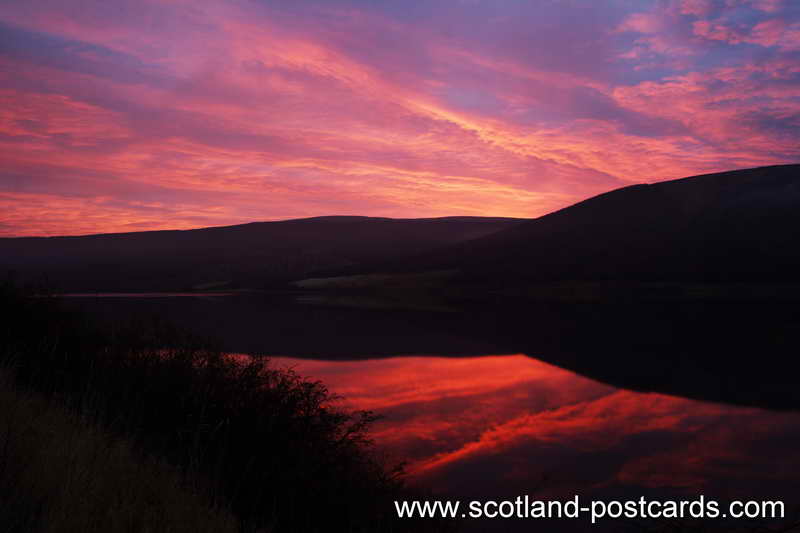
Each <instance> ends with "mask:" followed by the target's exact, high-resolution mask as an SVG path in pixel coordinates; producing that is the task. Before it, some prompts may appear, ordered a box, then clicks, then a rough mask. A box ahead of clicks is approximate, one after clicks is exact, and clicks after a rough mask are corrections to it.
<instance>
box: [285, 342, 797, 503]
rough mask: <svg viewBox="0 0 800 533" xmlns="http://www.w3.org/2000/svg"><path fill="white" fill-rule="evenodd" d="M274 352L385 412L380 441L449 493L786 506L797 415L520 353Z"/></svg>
mask: <svg viewBox="0 0 800 533" xmlns="http://www.w3.org/2000/svg"><path fill="white" fill-rule="evenodd" d="M275 361H276V363H277V364H279V365H285V366H293V367H295V368H296V369H297V370H298V371H299V372H301V373H303V374H306V375H310V376H313V377H315V378H319V379H321V380H323V381H324V382H325V383H326V384H328V385H329V387H330V388H331V389H332V390H333V391H335V392H338V393H340V394H342V395H343V396H344V397H346V402H347V404H348V405H349V406H350V407H354V408H358V409H373V410H376V411H378V412H380V413H382V414H384V415H385V417H386V418H385V419H384V420H383V421H382V422H381V423H379V424H378V426H377V427H376V431H375V432H374V436H375V438H376V440H377V442H378V443H379V445H380V446H381V447H382V448H384V449H386V450H388V451H390V452H391V453H392V454H393V455H394V456H395V457H399V458H404V459H406V460H408V461H409V464H408V470H409V472H410V474H411V475H412V477H413V479H414V480H416V481H418V482H421V483H422V484H423V485H424V486H426V487H432V488H434V489H435V490H437V491H441V492H442V493H446V494H448V495H453V496H455V497H459V498H476V499H477V498H481V499H487V498H488V499H492V498H495V499H496V498H499V497H504V496H507V497H513V496H516V495H519V494H527V493H532V494H536V495H537V496H538V497H543V496H544V495H547V496H548V497H571V496H572V495H574V494H576V493H580V494H581V495H582V496H585V497H597V498H603V499H609V498H616V497H627V498H638V497H639V496H641V495H650V497H656V496H657V497H679V496H680V495H683V496H684V497H686V498H693V497H696V496H697V495H699V494H706V495H707V496H708V497H713V498H717V499H731V498H755V497H759V498H761V497H774V498H780V499H783V500H785V501H786V502H787V505H788V504H793V503H797V501H796V500H797V498H796V496H795V495H797V494H799V492H798V489H800V479H798V475H797V472H798V471H800V449H798V448H797V446H796V443H797V442H800V415H798V414H797V413H776V412H770V411H765V410H761V409H757V408H745V407H730V406H725V405H721V404H715V403H707V402H699V401H694V400H688V399H683V398H678V397H674V396H668V395H663V394H655V393H637V392H632V391H628V390H624V389H617V388H614V387H611V386H608V385H604V384H601V383H599V382H596V381H593V380H591V379H588V378H585V377H582V376H579V375H576V374H574V373H572V372H569V371H566V370H563V369H560V368H558V367H556V366H552V365H550V364H547V363H544V362H541V361H538V360H536V359H532V358H530V357H527V356H525V355H512V356H487V357H482V358H473V359H451V358H439V357H406V358H391V359H378V360H369V361H360V362H330V361H312V360H300V359H292V358H275ZM453 496H451V497H453Z"/></svg>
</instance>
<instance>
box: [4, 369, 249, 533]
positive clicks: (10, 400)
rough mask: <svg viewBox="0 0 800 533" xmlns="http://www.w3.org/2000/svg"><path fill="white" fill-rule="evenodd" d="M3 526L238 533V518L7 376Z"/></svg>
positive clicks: (30, 531)
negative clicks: (21, 388)
mask: <svg viewBox="0 0 800 533" xmlns="http://www.w3.org/2000/svg"><path fill="white" fill-rule="evenodd" d="M0 524H2V526H3V528H2V529H3V531H4V532H6V533H67V532H76V531H103V532H108V533H116V532H129V531H151V532H168V531H169V532H175V533H184V532H185V533H194V532H198V533H217V532H219V533H229V532H230V533H233V532H235V531H237V521H236V519H235V518H234V517H233V516H232V515H231V514H230V513H229V512H226V511H225V510H222V509H219V508H216V507H215V505H214V504H213V502H212V500H211V498H210V497H208V496H205V495H204V494H203V493H202V491H201V490H198V487H196V486H192V485H191V483H190V480H187V479H186V478H185V477H184V476H181V475H180V474H179V473H178V472H176V471H175V469H174V468H172V467H170V466H169V465H167V464H166V463H164V462H163V461H159V460H158V459H156V458H153V457H147V456H145V455H143V454H141V453H137V452H136V451H135V450H133V449H132V448H131V446H130V445H129V443H128V442H127V441H125V440H124V439H120V438H114V437H113V436H111V435H109V434H108V433H107V432H105V431H103V430H102V429H101V428H98V427H97V426H94V425H92V424H90V423H88V422H87V421H86V420H85V419H82V418H81V417H79V416H77V415H76V414H75V413H73V412H71V411H69V410H66V409H64V408H62V407H59V406H58V405H55V404H54V403H53V402H52V401H48V400H47V399H46V398H44V397H43V396H42V395H40V394H36V393H31V392H29V391H24V390H20V389H19V387H17V386H16V385H15V384H14V383H13V381H11V380H10V379H9V378H8V376H7V375H5V374H0Z"/></svg>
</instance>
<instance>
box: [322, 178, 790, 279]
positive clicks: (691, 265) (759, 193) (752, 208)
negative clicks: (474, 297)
mask: <svg viewBox="0 0 800 533" xmlns="http://www.w3.org/2000/svg"><path fill="white" fill-rule="evenodd" d="M450 269H457V270H458V271H460V273H461V275H460V280H461V281H462V282H475V283H499V284H508V283H518V282H520V281H530V282H566V281H602V280H621V281H694V282H733V281H759V282H770V281H800V165H783V166H772V167H763V168H755V169H749V170H738V171H733V172H723V173H718V174H708V175H702V176H696V177H691V178H684V179H679V180H674V181H666V182H660V183H655V184H652V185H633V186H630V187H625V188H622V189H617V190H614V191H611V192H608V193H605V194H601V195H599V196H595V197H594V198H590V199H588V200H586V201H583V202H580V203H578V204H575V205H573V206H571V207H568V208H565V209H562V210H560V211H557V212H555V213H552V214H549V215H546V216H543V217H540V218H537V219H533V220H530V221H527V222H524V223H522V224H519V225H516V226H514V227H511V228H509V229H506V230H503V231H500V232H497V233H494V234H492V235H488V236H485V237H482V238H477V239H474V240H471V241H465V242H461V243H458V244H455V245H449V246H445V247H443V248H441V249H439V250H436V251H433V252H426V253H422V254H418V255H416V256H414V257H411V258H406V259H404V260H401V261H396V262H392V263H384V264H381V265H373V266H372V267H371V268H369V269H363V270H361V271H360V272H356V271H357V270H358V269H349V271H348V272H347V273H348V274H354V273H360V274H364V273H372V272H383V273H386V272H393V273H399V272H426V271H441V270H450ZM344 273H345V272H344V271H342V272H339V273H338V274H339V275H343V274H344ZM331 275H334V274H333V273H331Z"/></svg>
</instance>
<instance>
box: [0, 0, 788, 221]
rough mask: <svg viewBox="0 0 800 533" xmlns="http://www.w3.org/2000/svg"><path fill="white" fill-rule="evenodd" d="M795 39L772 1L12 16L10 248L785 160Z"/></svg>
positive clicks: (439, 204) (34, 8)
mask: <svg viewBox="0 0 800 533" xmlns="http://www.w3.org/2000/svg"><path fill="white" fill-rule="evenodd" d="M798 24H800V7H799V6H798V4H796V3H793V2H788V1H784V2H781V1H779V0H752V1H745V0H658V1H652V2H651V1H647V2H640V3H630V2H622V1H621V0H620V1H615V2H603V3H597V2H588V1H586V2H584V1H576V2H555V1H553V2H541V3H528V2H518V1H515V0H503V1H493V2H488V1H487V2H482V1H478V2H469V3H449V2H423V1H418V2H416V1H412V2H388V1H385V2H363V1H357V0H347V1H341V2H313V1H307V2H300V3H285V2H268V1H248V0H230V1H227V2H220V3H214V4H197V3H192V2H186V1H183V0H172V1H168V0H146V1H142V2H132V1H130V0H114V1H110V2H99V1H88V0H85V1H81V2H78V3H75V2H66V1H64V0H31V1H28V2H16V3H6V4H4V7H3V10H2V11H1V12H0V99H2V102H3V106H2V108H1V109H2V111H0V158H2V161H3V166H2V170H0V193H1V194H3V198H4V199H5V200H4V202H6V205H9V206H11V207H9V208H8V209H4V211H3V214H2V215H0V223H2V225H0V234H2V235H43V234H50V235H52V234H80V233H91V232H101V231H102V232H107V231H126V230H130V229H131V228H136V229H161V228H183V227H194V226H196V225H206V224H229V223H237V222H245V221H252V220H270V219H280V218H289V217H302V216H315V215H323V214H365V215H382V216H397V217H415V216H439V215H457V214H463V215H507V216H521V217H534V216H538V215H542V214H545V213H547V212H549V211H552V210H554V209H557V208H560V207H563V206H566V205H568V204H570V203H573V202H575V201H578V200H581V199H583V198H585V197H587V196H590V195H593V194H597V193H600V192H603V191H605V190H608V189H611V188H615V187H618V186H621V185H624V184H627V183H631V182H641V181H655V180H662V179H669V178H676V177H681V176H685V175H691V174H696V173H701V172H711V171H716V170H726V169H731V168H738V167H747V166H755V165H763V164H773V163H784V162H795V161H797V159H798V158H799V157H800V154H799V153H800V149H798V146H800V142H798V141H800V138H799V137H800V134H798V128H797V127H796V126H797V125H798V117H800V26H798ZM14 198H19V199H20V200H19V201H18V202H17V204H16V205H13V204H14V203H15V201H14V200H13V199H14ZM32 198H40V199H41V201H39V202H37V201H32V200H31V199H32ZM121 206H124V207H121ZM153 206H159V207H157V211H154V210H153ZM120 209H122V212H121V211H120ZM156 212H158V215H156V214H155V213H156ZM65 213H74V216H73V217H69V216H65Z"/></svg>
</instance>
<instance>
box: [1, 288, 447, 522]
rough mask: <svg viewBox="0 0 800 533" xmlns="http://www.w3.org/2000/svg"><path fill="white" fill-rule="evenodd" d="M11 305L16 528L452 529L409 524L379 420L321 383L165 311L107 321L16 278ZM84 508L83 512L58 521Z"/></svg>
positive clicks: (7, 369)
mask: <svg viewBox="0 0 800 533" xmlns="http://www.w3.org/2000/svg"><path fill="white" fill-rule="evenodd" d="M0 312H2V314H3V316H5V317H7V318H6V319H5V321H3V322H2V324H0V372H1V373H2V374H0V377H2V383H0V394H2V395H3V400H4V401H3V406H2V407H1V408H0V509H1V510H0V520H2V521H3V522H4V524H3V525H4V527H3V530H4V531H15V530H16V531H62V530H63V531H66V530H75V531H77V530H81V531H143V530H148V531H192V530H196V531H202V530H209V529H208V528H211V529H210V530H218V531H225V530H226V529H227V530H233V529H238V530H243V531H308V532H312V531H402V530H415V531H417V530H421V529H422V528H427V529H430V528H438V527H439V525H437V524H432V523H430V522H428V523H412V522H407V523H406V522H400V523H398V522H396V519H395V518H394V516H393V514H394V507H393V505H392V503H391V502H392V500H393V499H395V498H399V497H403V495H406V496H405V497H408V495H407V494H406V489H405V488H404V485H403V482H402V477H401V471H400V469H398V468H391V467H389V466H387V465H386V464H385V462H384V461H383V460H381V458H380V457H379V456H378V455H377V454H376V452H375V451H374V449H373V448H372V447H371V443H370V441H369V438H368V434H367V430H368V427H369V425H370V423H371V422H372V421H373V420H374V419H375V417H374V415H373V414H372V413H369V412H347V411H344V410H342V409H340V408H338V407H337V405H336V402H335V398H333V397H332V395H331V394H330V393H329V392H328V391H327V390H326V388H325V387H324V385H322V384H321V383H319V382H312V381H308V380H305V379H303V378H301V377H300V376H298V375H297V374H295V373H293V372H292V371H289V370H283V369H276V368H272V367H270V366H269V365H268V363H267V362H266V360H264V359H259V358H248V359H246V360H242V359H234V358H231V357H228V356H226V355H225V354H224V353H222V352H221V351H219V350H216V349H214V348H213V347H212V346H211V345H210V343H209V342H206V341H201V340H198V339H197V338H193V337H190V336H187V335H186V334H183V333H181V332H180V331H178V330H176V329H175V328H172V327H170V326H169V325H166V324H164V323H161V322H159V321H157V320H151V321H140V322H138V323H129V324H126V325H124V326H115V327H108V326H104V327H102V328H101V327H98V326H97V325H95V324H93V323H91V322H90V321H89V320H88V319H87V318H86V317H84V316H83V315H80V314H76V313H74V312H69V311H66V310H64V309H63V308H62V307H61V306H60V305H59V304H58V302H57V300H54V299H53V298H48V297H45V298H42V297H39V298H30V297H26V295H24V294H22V293H21V292H20V291H18V290H16V289H15V288H13V287H12V286H10V285H9V284H5V285H4V286H2V288H1V289H0ZM37 435H38V437H37ZM87 435H89V437H87ZM25 439H28V441H30V442H27V441H26V440H25ZM83 441H87V442H85V443H83V444H75V443H78V442H83ZM71 442H72V443H73V444H74V445H73V444H70V443H71ZM70 446H73V448H75V449H76V450H78V451H76V452H75V453H72V454H71V452H69V450H70V449H71V448H70ZM26 450H27V451H26ZM20 461H22V462H26V461H27V462H28V463H29V464H27V465H21V463H20ZM97 461H99V463H97ZM97 464H99V465H100V466H99V467H98V466H97ZM92 465H95V466H92ZM103 465H105V466H103ZM23 467H24V468H23ZM83 469H86V470H85V471H83ZM76 472H79V473H80V475H78V474H76ZM96 475H97V476H100V475H102V476H104V477H102V479H101V478H96V479H93V477H94V476H96ZM59 476H60V477H59ZM81 476H82V477H81ZM78 478H81V479H83V480H84V482H83V484H82V483H80V482H76V481H75V480H76V479H78ZM25 483H27V484H28V485H30V490H28V491H27V492H24V491H21V490H20V487H22V486H23V485H24V484H25ZM151 483H152V484H153V485H152V486H150V484H151ZM42 485H44V486H42ZM137 487H138V488H137ZM148 487H149V488H148ZM114 495H116V496H114ZM115 497H116V498H117V501H116V503H115V505H111V504H110V503H109V501H108V500H109V499H112V500H113V499H114V498H115ZM93 498H94V500H93ZM92 501H94V504H93V505H94V506H95V507H94V508H92ZM174 502H180V505H178V504H177V503H174ZM87 506H88V507H87ZM198 506H199V507H200V508H201V509H202V513H198V512H197V511H196V509H197V508H198ZM115 509H116V510H115ZM70 510H74V513H72V511H70ZM76 513H84V514H86V516H87V518H86V521H83V522H80V521H78V522H75V524H76V525H75V527H74V528H70V527H67V529H64V528H63V527H61V526H63V525H64V524H65V523H66V522H64V520H65V517H66V516H67V515H71V514H76ZM115 513H116V514H115ZM148 513H149V514H148ZM181 513H185V514H186V520H184V522H185V524H184V526H183V527H174V525H175V523H180V522H181ZM108 515H110V516H108ZM137 516H138V517H139V519H140V520H144V521H147V520H150V523H147V524H145V523H143V522H135V520H134V517H137ZM190 516H191V520H190V519H189V518H190ZM198 516H199V517H200V518H198ZM59 517H60V518H59ZM126 517H128V518H126ZM148 517H149V518H148ZM231 517H235V518H231ZM73 519H75V520H77V518H76V517H75V516H73ZM131 520H134V521H133V522H132V521H131ZM198 520H199V522H201V523H203V524H204V527H205V529H202V528H198V527H193V524H197V523H198ZM87 524H88V525H87ZM110 524H114V525H115V526H114V527H110ZM228 528H230V529H228Z"/></svg>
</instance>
